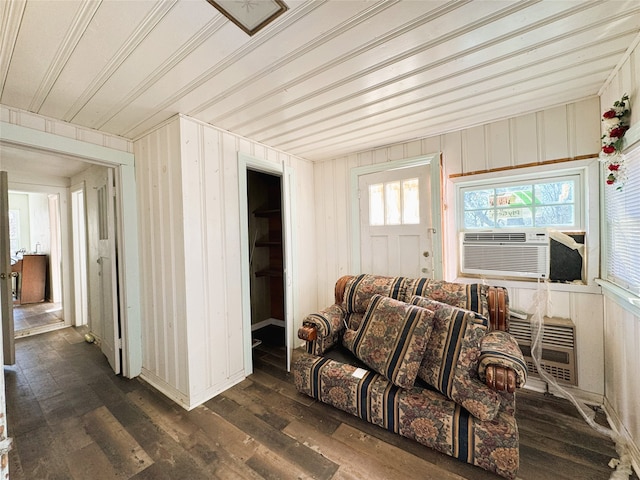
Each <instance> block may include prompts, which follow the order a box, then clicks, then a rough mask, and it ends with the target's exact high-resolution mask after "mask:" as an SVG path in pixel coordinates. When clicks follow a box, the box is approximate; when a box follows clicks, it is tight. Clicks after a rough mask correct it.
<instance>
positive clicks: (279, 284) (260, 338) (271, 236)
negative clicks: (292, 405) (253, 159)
mask: <svg viewBox="0 0 640 480" xmlns="http://www.w3.org/2000/svg"><path fill="white" fill-rule="evenodd" d="M247 207H248V211H249V218H248V222H249V225H248V233H249V265H250V272H251V279H250V288H251V332H252V341H253V347H254V352H255V350H256V347H260V346H262V347H263V348H264V347H266V348H267V349H269V350H271V351H279V350H282V351H283V352H284V351H285V339H286V336H285V333H286V326H285V308H286V305H285V301H284V298H285V297H284V263H283V233H282V177H280V176H277V175H271V174H268V173H264V172H258V171H253V170H248V171H247Z"/></svg>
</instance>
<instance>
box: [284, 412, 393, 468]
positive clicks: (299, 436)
mask: <svg viewBox="0 0 640 480" xmlns="http://www.w3.org/2000/svg"><path fill="white" fill-rule="evenodd" d="M284 433H286V434H287V435H289V436H291V437H292V438H295V439H296V440H297V441H298V442H300V443H302V444H304V445H306V446H307V447H309V448H311V449H313V450H315V451H317V452H319V453H321V454H322V455H324V456H325V457H327V458H328V459H329V460H331V461H332V462H335V463H337V464H338V465H340V468H339V469H338V470H339V471H340V472H341V475H342V476H343V477H345V478H354V479H359V480H388V479H392V478H403V474H402V473H400V472H399V471H398V470H396V469H395V468H394V467H393V464H392V463H385V462H384V461H381V460H379V459H378V458H376V457H374V456H371V455H363V454H362V452H361V451H358V450H357V449H355V448H353V447H352V446H351V445H348V444H346V443H344V442H342V441H341V440H340V439H339V438H336V437H335V436H330V435H326V434H324V433H323V432H321V431H318V430H316V429H315V428H313V426H312V425H308V424H306V423H301V422H298V421H293V422H291V423H290V424H289V425H288V426H287V427H286V428H285V429H284ZM336 474H337V472H336ZM333 478H336V477H335V476H334V477H333Z"/></svg>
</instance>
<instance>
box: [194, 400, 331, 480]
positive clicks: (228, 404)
mask: <svg viewBox="0 0 640 480" xmlns="http://www.w3.org/2000/svg"><path fill="white" fill-rule="evenodd" d="M206 405H207V407H208V408H210V409H211V410H213V411H214V412H216V413H218V414H219V415H221V416H222V417H223V418H225V419H226V420H227V421H229V422H231V423H232V424H234V425H235V426H236V427H238V428H239V429H241V430H242V431H244V432H245V433H247V434H249V435H250V436H251V437H253V438H254V439H256V440H257V441H258V442H260V443H262V444H263V445H265V446H267V447H268V448H270V449H272V450H274V451H275V452H278V454H279V455H281V456H282V457H284V458H286V459H287V460H288V461H290V462H292V463H294V464H296V465H298V466H299V467H300V468H302V469H303V470H304V471H305V472H308V473H309V474H310V475H312V476H314V478H317V479H330V478H331V476H332V475H333V474H334V473H335V471H336V470H337V469H338V466H337V465H336V464H335V463H333V462H331V461H329V460H327V459H326V458H324V457H323V456H322V455H320V454H318V453H316V452H314V451H313V450H311V449H308V448H306V447H304V446H303V445H301V444H299V443H298V442H296V441H294V440H293V439H292V438H291V437H289V436H287V435H285V434H284V433H282V432H281V431H280V430H277V429H275V428H274V427H273V426H271V425H269V424H268V423H266V422H264V421H263V420H261V419H260V418H258V417H256V416H255V415H252V414H251V413H249V412H247V411H246V410H245V409H243V408H242V407H240V405H238V404H237V403H235V402H233V401H232V400H230V399H229V398H226V397H224V396H219V397H216V398H214V399H213V400H210V401H209V402H207V403H206Z"/></svg>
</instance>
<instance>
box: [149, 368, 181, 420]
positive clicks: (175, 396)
mask: <svg viewBox="0 0 640 480" xmlns="http://www.w3.org/2000/svg"><path fill="white" fill-rule="evenodd" d="M140 378H141V379H142V380H144V381H145V382H147V383H148V384H149V385H151V386H152V387H153V388H155V389H156V390H158V391H159V392H160V393H162V394H163V395H164V396H165V397H167V398H169V399H171V400H173V401H174V402H176V403H177V404H178V405H180V406H181V407H182V408H184V409H185V410H190V409H191V408H190V407H189V395H187V394H185V393H184V392H181V391H180V390H178V389H177V388H175V387H173V386H172V385H169V384H168V383H167V382H165V381H164V380H163V379H162V378H160V377H158V376H157V375H156V374H155V373H153V372H150V371H149V370H147V369H146V368H144V367H142V371H141V372H140Z"/></svg>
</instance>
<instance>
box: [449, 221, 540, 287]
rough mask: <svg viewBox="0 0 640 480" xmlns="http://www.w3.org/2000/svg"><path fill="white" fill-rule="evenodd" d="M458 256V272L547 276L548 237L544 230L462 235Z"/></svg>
mask: <svg viewBox="0 0 640 480" xmlns="http://www.w3.org/2000/svg"><path fill="white" fill-rule="evenodd" d="M460 253H461V258H460V271H461V273H467V274H476V275H485V276H497V277H523V278H548V277H549V234H548V233H547V231H546V230H526V231H525V230H520V231H507V230H484V231H467V232H462V233H461V245H460Z"/></svg>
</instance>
